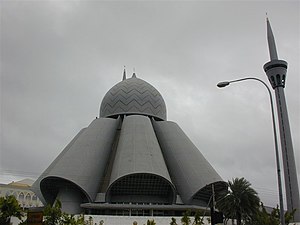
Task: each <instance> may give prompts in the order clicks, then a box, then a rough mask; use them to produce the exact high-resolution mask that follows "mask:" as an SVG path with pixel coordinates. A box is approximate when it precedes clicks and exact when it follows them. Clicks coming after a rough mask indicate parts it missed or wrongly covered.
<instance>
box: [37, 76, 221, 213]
mask: <svg viewBox="0 0 300 225" xmlns="http://www.w3.org/2000/svg"><path fill="white" fill-rule="evenodd" d="M166 111H167V110H166V105H165V102H164V99H163V98H162V96H161V94H160V93H159V92H158V91H157V90H156V89H155V88H154V87H153V86H152V85H150V84H149V83H147V82H146V81H144V80H142V79H139V78H137V77H136V74H135V73H134V74H133V75H132V77H131V78H126V74H125V71H124V74H123V80H122V81H121V82H119V83H117V84H116V85H115V86H113V87H112V88H111V89H110V90H109V91H108V92H107V93H106V95H105V96H104V98H103V100H102V103H101V106H100V116H99V118H96V119H95V120H94V121H92V123H91V124H90V125H89V126H88V127H86V128H83V129H82V130H81V131H80V132H79V133H78V134H77V135H76V136H75V137H74V139H73V140H72V141H71V142H70V143H69V144H68V145H67V146H66V147H65V149H64V150H63V151H62V152H61V154H60V155H59V156H58V157H57V158H56V159H55V160H54V161H53V162H52V163H51V165H50V166H49V167H48V168H47V169H46V170H45V171H44V172H43V173H42V174H41V176H40V177H39V178H38V180H37V181H36V182H35V183H34V185H33V187H32V188H33V190H34V192H35V193H36V194H37V195H38V196H39V197H40V198H41V200H42V201H43V202H44V204H46V203H50V204H52V203H53V202H54V201H55V200H56V199H59V200H60V201H61V202H62V209H63V210H64V211H66V212H68V213H72V214H78V213H82V212H85V213H87V214H94V215H123V216H133V215H136V216H176V215H179V216H181V215H182V212H183V211H186V210H187V209H190V210H194V211H195V210H198V209H205V208H207V207H208V206H209V204H210V203H211V201H212V192H213V191H214V192H215V193H219V192H222V191H225V190H227V184H226V182H224V181H223V180H222V179H221V177H220V176H219V175H218V173H217V172H216V171H215V170H214V168H213V167H212V166H211V165H210V163H209V162H208V161H207V160H206V159H205V158H204V156H203V155H202V154H201V152H200V151H199V150H198V149H197V147H196V146H195V145H194V144H193V143H192V142H191V140H190V139H189V138H188V137H187V135H186V134H185V133H184V132H183V131H182V129H181V128H180V127H179V126H178V125H177V124H176V123H175V122H171V121H167V112H166Z"/></svg>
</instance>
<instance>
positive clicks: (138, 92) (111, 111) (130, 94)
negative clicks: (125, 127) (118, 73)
mask: <svg viewBox="0 0 300 225" xmlns="http://www.w3.org/2000/svg"><path fill="white" fill-rule="evenodd" d="M124 78H125V79H123V81H121V82H119V83H117V84H116V85H115V86H113V87H112V88H111V89H110V90H109V91H108V92H107V93H106V95H105V96H104V98H103V100H102V103H101V106H100V117H116V116H118V115H132V114H139V115H147V116H153V117H154V118H155V119H158V120H166V119H167V110H166V104H165V101H164V99H163V97H162V96H161V94H160V93H159V92H158V91H157V90H156V88H154V87H153V86H152V85H151V84H149V83H147V82H146V81H144V80H142V79H139V78H137V77H136V75H135V74H133V76H132V77H131V78H128V79H126V77H124Z"/></svg>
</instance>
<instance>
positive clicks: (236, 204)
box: [216, 177, 260, 225]
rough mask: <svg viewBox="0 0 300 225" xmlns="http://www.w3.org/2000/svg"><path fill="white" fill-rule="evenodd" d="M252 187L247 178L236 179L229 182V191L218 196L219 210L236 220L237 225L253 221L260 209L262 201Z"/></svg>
mask: <svg viewBox="0 0 300 225" xmlns="http://www.w3.org/2000/svg"><path fill="white" fill-rule="evenodd" d="M250 186H251V184H250V182H249V181H247V180H246V179H245V178H243V177H242V178H234V179H232V181H228V187H229V190H228V191H227V192H226V193H223V194H221V195H220V196H217V205H216V206H217V208H218V209H219V210H220V211H222V212H223V213H224V215H225V217H227V218H231V219H236V220H237V225H241V221H242V220H249V219H250V220H251V219H252V217H253V216H254V215H255V214H256V213H257V211H258V209H259V203H260V199H259V197H258V195H257V192H256V191H255V190H254V189H253V188H251V187H250Z"/></svg>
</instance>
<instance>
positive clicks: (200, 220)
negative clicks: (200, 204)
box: [193, 210, 204, 225]
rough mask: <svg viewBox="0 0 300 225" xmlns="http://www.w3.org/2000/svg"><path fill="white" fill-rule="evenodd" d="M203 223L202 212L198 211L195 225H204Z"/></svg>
mask: <svg viewBox="0 0 300 225" xmlns="http://www.w3.org/2000/svg"><path fill="white" fill-rule="evenodd" d="M202 224H204V223H203V218H201V211H200V210H197V211H196V213H195V216H194V222H193V225H202Z"/></svg>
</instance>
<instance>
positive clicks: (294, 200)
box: [264, 18, 300, 222]
mask: <svg viewBox="0 0 300 225" xmlns="http://www.w3.org/2000/svg"><path fill="white" fill-rule="evenodd" d="M267 37H268V44H269V52H270V62H267V63H266V64H265V65H264V70H265V72H266V74H267V76H268V79H269V81H270V83H271V85H272V87H273V89H274V91H275V96H276V105H277V114H278V123H279V130H280V140H281V150H282V159H283V168H284V178H285V189H286V201H287V210H288V211H289V212H291V211H292V210H293V209H297V210H296V212H295V214H294V221H295V222H300V199H299V188H298V181H297V172H296V165H295V157H294V151H293V143H292V137H291V130H290V125H289V118H288V112H287V106H286V101H285V95H284V88H285V79H286V76H287V65H288V64H287V62H286V61H283V60H278V56H277V51H276V44H275V39H274V36H273V32H272V29H271V25H270V22H269V20H268V18H267Z"/></svg>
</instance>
